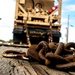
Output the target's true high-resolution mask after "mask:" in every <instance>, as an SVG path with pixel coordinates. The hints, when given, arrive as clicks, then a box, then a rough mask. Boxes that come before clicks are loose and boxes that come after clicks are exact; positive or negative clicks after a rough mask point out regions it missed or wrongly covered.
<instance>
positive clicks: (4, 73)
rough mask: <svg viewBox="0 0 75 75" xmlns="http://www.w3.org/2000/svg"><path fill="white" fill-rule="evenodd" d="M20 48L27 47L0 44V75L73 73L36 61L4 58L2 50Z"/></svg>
mask: <svg viewBox="0 0 75 75" xmlns="http://www.w3.org/2000/svg"><path fill="white" fill-rule="evenodd" d="M6 50H20V51H23V52H27V50H28V48H22V47H10V46H2V45H1V46H0V75H75V72H70V71H68V72H64V71H59V70H56V69H52V68H50V67H48V66H45V65H42V64H40V63H38V62H33V61H26V60H24V59H19V58H18V59H16V58H4V57H3V56H2V52H4V51H6Z"/></svg>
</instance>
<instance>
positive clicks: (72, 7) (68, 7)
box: [65, 4, 75, 12]
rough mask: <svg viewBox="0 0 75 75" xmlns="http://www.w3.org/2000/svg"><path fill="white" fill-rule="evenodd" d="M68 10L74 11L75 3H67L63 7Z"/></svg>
mask: <svg viewBox="0 0 75 75" xmlns="http://www.w3.org/2000/svg"><path fill="white" fill-rule="evenodd" d="M65 8H66V9H67V10H68V11H71V12H72V11H75V4H74V5H67V6H66V7H65Z"/></svg>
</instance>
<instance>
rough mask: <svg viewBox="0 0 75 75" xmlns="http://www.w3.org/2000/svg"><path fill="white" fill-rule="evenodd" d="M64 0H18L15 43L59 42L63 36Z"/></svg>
mask: <svg viewBox="0 0 75 75" xmlns="http://www.w3.org/2000/svg"><path fill="white" fill-rule="evenodd" d="M61 8H62V0H57V5H56V4H55V1H54V0H16V9H15V19H14V29H13V43H14V44H27V45H29V44H38V43H39V42H40V41H47V42H55V43H58V42H59V40H60V37H61V32H60V29H61Z"/></svg>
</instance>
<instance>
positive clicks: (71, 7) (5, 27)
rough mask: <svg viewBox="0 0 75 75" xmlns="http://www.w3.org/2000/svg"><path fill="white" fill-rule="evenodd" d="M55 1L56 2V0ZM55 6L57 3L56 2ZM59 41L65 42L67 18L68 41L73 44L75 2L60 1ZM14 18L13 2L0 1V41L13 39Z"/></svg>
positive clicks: (13, 0)
mask: <svg viewBox="0 0 75 75" xmlns="http://www.w3.org/2000/svg"><path fill="white" fill-rule="evenodd" d="M56 1H57V0H56ZM56 4H57V2H56ZM61 11H62V12H61V14H62V16H61V33H62V36H61V38H60V41H62V42H66V28H67V25H68V16H69V40H68V41H71V42H75V34H74V30H75V1H74V0H62V10H61ZM14 16H15V0H0V18H2V20H0V39H2V40H5V41H8V40H10V39H13V33H12V32H13V27H14Z"/></svg>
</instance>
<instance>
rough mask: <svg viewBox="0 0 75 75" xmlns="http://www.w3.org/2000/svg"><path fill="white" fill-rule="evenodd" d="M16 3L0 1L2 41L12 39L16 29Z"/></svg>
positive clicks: (0, 33)
mask: <svg viewBox="0 0 75 75" xmlns="http://www.w3.org/2000/svg"><path fill="white" fill-rule="evenodd" d="M14 14H15V1H13V0H0V18H2V20H0V39H3V40H9V39H12V31H13V27H14V16H15V15H14Z"/></svg>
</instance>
